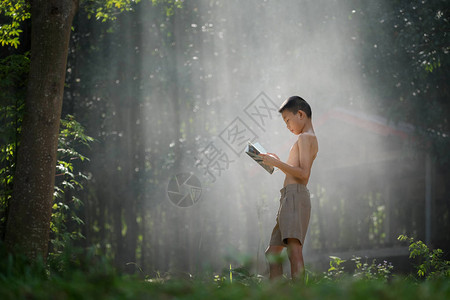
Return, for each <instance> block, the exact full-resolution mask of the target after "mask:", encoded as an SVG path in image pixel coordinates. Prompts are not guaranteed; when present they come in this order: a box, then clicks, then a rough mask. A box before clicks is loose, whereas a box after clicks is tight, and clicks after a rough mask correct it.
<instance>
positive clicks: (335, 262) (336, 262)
mask: <svg viewBox="0 0 450 300" xmlns="http://www.w3.org/2000/svg"><path fill="white" fill-rule="evenodd" d="M343 263H345V260H343V259H341V258H339V257H337V256H330V268H329V269H328V271H327V272H326V273H324V278H325V279H335V280H336V279H339V278H342V277H343V275H344V269H345V267H344V266H343V265H342V264H343Z"/></svg>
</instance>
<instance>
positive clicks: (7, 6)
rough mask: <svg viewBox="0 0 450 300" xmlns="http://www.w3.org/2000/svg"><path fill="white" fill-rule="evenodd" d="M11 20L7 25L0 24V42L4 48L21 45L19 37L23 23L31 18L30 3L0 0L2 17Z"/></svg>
mask: <svg viewBox="0 0 450 300" xmlns="http://www.w3.org/2000/svg"><path fill="white" fill-rule="evenodd" d="M2 15H3V16H5V17H7V18H8V19H10V22H9V23H7V24H0V42H1V44H2V46H5V45H6V46H14V48H17V46H18V45H19V36H20V33H21V32H22V30H21V29H20V26H21V23H22V22H23V21H25V20H26V19H29V18H30V17H31V14H30V1H27V0H0V16H2Z"/></svg>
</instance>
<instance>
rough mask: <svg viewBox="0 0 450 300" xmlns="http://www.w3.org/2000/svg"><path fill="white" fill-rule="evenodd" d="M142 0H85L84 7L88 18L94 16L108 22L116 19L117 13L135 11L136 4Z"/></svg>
mask: <svg viewBox="0 0 450 300" xmlns="http://www.w3.org/2000/svg"><path fill="white" fill-rule="evenodd" d="M139 2H140V0H106V1H98V0H85V1H83V7H84V9H85V10H86V12H87V13H88V18H89V19H90V18H92V17H94V18H95V19H96V20H100V21H102V22H106V21H109V20H116V19H117V15H118V14H119V13H121V12H124V11H133V8H134V5H135V4H137V3H139Z"/></svg>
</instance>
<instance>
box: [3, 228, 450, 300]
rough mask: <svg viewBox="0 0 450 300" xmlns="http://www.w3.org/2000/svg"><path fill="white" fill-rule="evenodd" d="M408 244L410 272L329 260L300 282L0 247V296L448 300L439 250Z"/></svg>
mask: <svg viewBox="0 0 450 300" xmlns="http://www.w3.org/2000/svg"><path fill="white" fill-rule="evenodd" d="M399 239H400V240H402V241H406V242H409V247H410V254H411V258H416V259H417V258H420V259H419V260H418V263H419V264H418V265H417V266H416V270H417V272H416V273H414V274H410V275H409V276H398V275H394V274H393V273H392V270H393V266H392V265H391V264H390V263H388V262H386V261H383V262H381V263H378V262H376V261H375V260H373V261H364V260H362V259H361V258H360V257H353V258H352V259H351V261H352V262H353V263H354V269H353V271H352V272H348V271H346V270H344V267H343V263H344V262H345V260H343V259H341V258H338V257H330V267H329V269H328V270H327V272H324V273H323V274H313V273H311V272H309V271H308V272H306V276H305V280H303V281H302V282H296V281H292V280H289V279H287V278H283V279H281V280H278V281H275V282H269V281H268V280H267V278H265V277H263V276H261V275H258V274H252V273H251V272H250V268H248V267H247V266H242V267H238V268H233V267H232V266H231V265H229V266H227V267H225V268H224V269H223V272H221V273H220V274H208V275H205V274H200V275H198V276H194V275H191V276H184V277H183V278H181V277H178V278H176V277H171V278H169V277H162V276H156V277H149V276H147V277H145V278H142V276H141V277H138V276H137V275H136V276H135V275H133V276H131V275H125V274H120V273H119V272H117V270H116V269H114V268H113V267H112V262H110V261H108V260H107V259H105V258H103V257H102V256H99V255H98V254H95V251H93V250H92V251H90V250H81V249H74V248H70V247H66V249H67V250H65V252H64V253H63V254H62V255H60V256H59V257H58V258H57V259H53V260H51V261H48V262H47V263H44V262H43V261H42V260H38V261H35V262H33V263H31V262H29V261H28V260H27V259H26V258H25V257H22V256H13V255H12V254H10V253H8V252H7V251H6V250H5V249H4V247H3V245H1V244H0V299H96V300H99V299H338V300H339V299H346V300H347V299H395V300H398V299H450V276H449V262H448V261H446V260H444V259H443V255H442V251H438V250H430V249H429V248H428V247H427V246H426V245H425V244H423V243H422V242H420V241H414V240H413V239H410V238H408V237H404V236H401V237H400V238H399Z"/></svg>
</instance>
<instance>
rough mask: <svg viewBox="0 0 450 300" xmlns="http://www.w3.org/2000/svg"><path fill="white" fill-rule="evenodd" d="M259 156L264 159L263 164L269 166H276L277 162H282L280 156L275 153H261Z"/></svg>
mask: <svg viewBox="0 0 450 300" xmlns="http://www.w3.org/2000/svg"><path fill="white" fill-rule="evenodd" d="M259 156H262V159H263V163H264V164H266V165H269V166H274V167H275V166H276V164H277V162H279V161H280V158H279V157H278V155H276V154H274V153H266V154H263V153H260V154H259Z"/></svg>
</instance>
